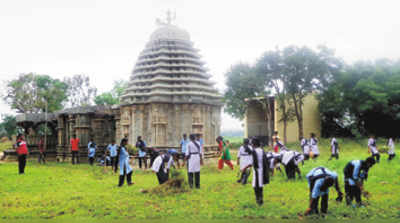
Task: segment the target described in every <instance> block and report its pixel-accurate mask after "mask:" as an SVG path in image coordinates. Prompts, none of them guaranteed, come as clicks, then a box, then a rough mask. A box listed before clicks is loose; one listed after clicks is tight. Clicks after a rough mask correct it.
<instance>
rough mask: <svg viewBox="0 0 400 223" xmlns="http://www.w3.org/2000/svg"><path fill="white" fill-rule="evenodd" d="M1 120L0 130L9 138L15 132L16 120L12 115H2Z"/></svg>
mask: <svg viewBox="0 0 400 223" xmlns="http://www.w3.org/2000/svg"><path fill="white" fill-rule="evenodd" d="M2 119H3V121H2V122H1V123H0V132H3V133H2V134H4V136H7V137H8V138H9V139H10V140H11V139H12V136H13V135H16V133H17V120H16V119H15V116H13V115H2Z"/></svg>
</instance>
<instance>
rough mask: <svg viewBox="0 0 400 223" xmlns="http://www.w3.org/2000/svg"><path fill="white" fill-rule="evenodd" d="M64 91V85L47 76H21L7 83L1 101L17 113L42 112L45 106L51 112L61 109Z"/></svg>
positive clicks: (64, 98)
mask: <svg viewBox="0 0 400 223" xmlns="http://www.w3.org/2000/svg"><path fill="white" fill-rule="evenodd" d="M66 90H67V85H66V83H64V82H63V81H60V80H58V79H53V78H51V77H50V76H48V75H38V74H33V73H29V74H21V75H19V76H18V77H17V78H16V79H12V80H9V81H7V87H6V93H5V94H4V95H3V100H4V101H5V102H6V103H7V104H9V105H10V106H11V108H12V109H15V110H16V111H17V112H19V113H39V112H43V111H45V109H46V106H48V111H49V112H53V111H56V110H59V109H62V108H63V103H64V102H65V101H66V100H67V94H66ZM46 104H47V105H46Z"/></svg>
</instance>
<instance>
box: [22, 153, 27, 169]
mask: <svg viewBox="0 0 400 223" xmlns="http://www.w3.org/2000/svg"><path fill="white" fill-rule="evenodd" d="M25 167H26V155H22V173H25Z"/></svg>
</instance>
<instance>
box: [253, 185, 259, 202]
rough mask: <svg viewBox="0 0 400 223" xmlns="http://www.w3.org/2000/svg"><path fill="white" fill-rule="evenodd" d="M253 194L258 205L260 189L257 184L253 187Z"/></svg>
mask: <svg viewBox="0 0 400 223" xmlns="http://www.w3.org/2000/svg"><path fill="white" fill-rule="evenodd" d="M254 194H255V196H256V203H257V204H258V205H260V190H259V187H258V186H256V187H254Z"/></svg>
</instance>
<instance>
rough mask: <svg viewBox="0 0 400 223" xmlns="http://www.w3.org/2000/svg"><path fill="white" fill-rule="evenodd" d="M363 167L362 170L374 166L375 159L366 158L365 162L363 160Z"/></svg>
mask: <svg viewBox="0 0 400 223" xmlns="http://www.w3.org/2000/svg"><path fill="white" fill-rule="evenodd" d="M364 163H365V166H363V167H364V168H363V169H367V170H368V169H369V168H371V167H372V166H373V165H375V163H376V161H375V159H374V157H368V158H367V159H366V160H365V162H364Z"/></svg>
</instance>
